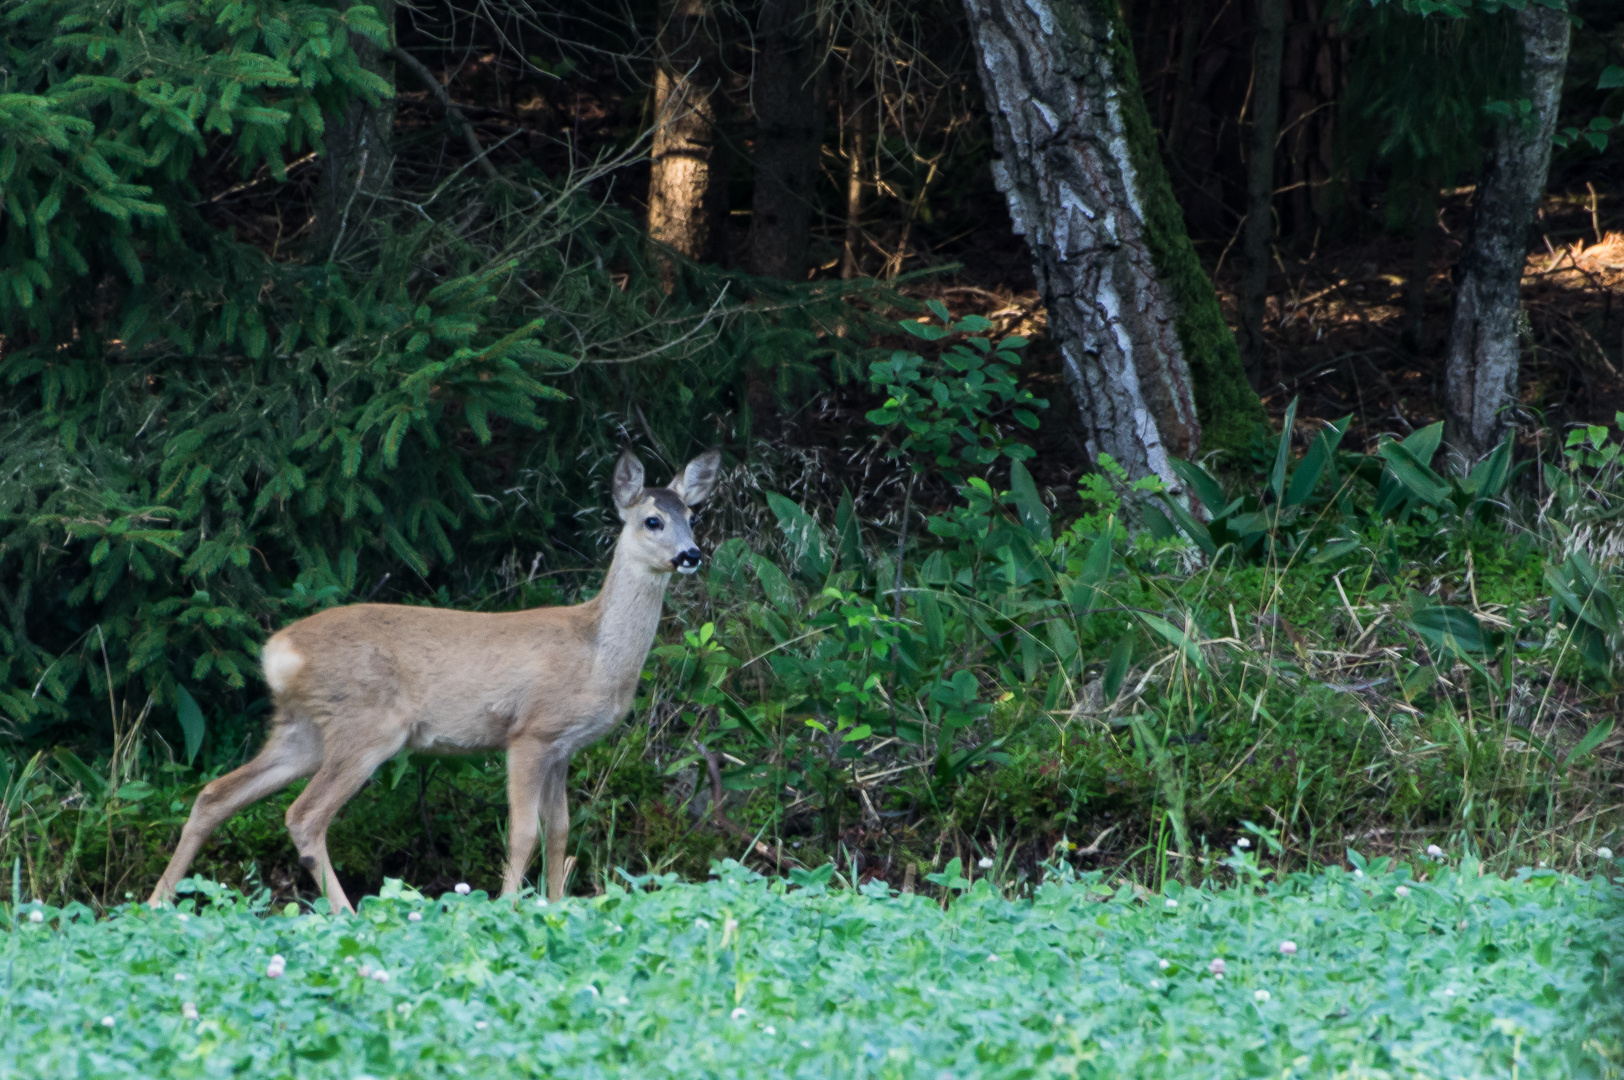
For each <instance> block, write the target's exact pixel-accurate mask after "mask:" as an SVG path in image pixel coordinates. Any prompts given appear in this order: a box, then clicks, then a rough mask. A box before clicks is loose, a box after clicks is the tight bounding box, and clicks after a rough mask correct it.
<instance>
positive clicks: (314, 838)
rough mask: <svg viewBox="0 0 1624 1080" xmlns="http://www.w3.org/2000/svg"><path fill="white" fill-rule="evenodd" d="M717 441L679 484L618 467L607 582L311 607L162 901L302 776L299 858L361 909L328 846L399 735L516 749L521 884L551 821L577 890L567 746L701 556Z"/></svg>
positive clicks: (409, 743)
mask: <svg viewBox="0 0 1624 1080" xmlns="http://www.w3.org/2000/svg"><path fill="white" fill-rule="evenodd" d="M719 461H720V455H718V454H717V453H716V452H715V451H712V452H711V453H708V454H705V455H703V456H701V457H699V458H696V459H695V460H694V461H692V462H690V463H689V464H688V466H687V467H686V468H685V469H684V470H683V472H682V474H681V475H680V476H679V477H678V479H676V480H674V481H673V482H672V484H671V486H670V487H668V488H645V487H644V486H643V467H642V465H641V464H639V463H638V461H637V459H636V458H635V457H632V456H631V455H630V454H629V453H627V454H624V455H622V457H621V459H620V462H619V463H618V464H617V465H616V467H615V485H614V486H615V502H616V505H617V508H618V509H619V511H620V514H621V517H622V518H623V519H624V520H625V526H624V527H623V528H622V530H621V534H620V540H619V542H618V543H617V545H616V548H615V557H614V561H613V562H612V563H611V564H610V567H609V572H608V574H607V576H606V577H605V579H604V583H603V589H602V591H600V592H599V593H598V595H597V596H595V597H593V598H592V599H591V600H589V601H587V602H586V603H584V604H577V605H575V606H573V607H554V608H536V609H532V610H529V611H516V612H507V613H502V614H482V613H475V612H464V611H448V610H443V609H436V608H422V607H407V606H402V605H396V604H355V605H352V606H350V607H342V608H333V609H330V610H328V611H323V612H321V613H319V614H316V615H312V616H310V617H309V618H306V619H301V620H300V621H298V622H296V623H293V624H292V625H291V626H288V627H286V628H285V629H283V630H281V631H278V632H277V633H276V634H274V635H273V636H272V637H271V639H270V640H269V641H268V642H266V644H265V649H264V653H263V657H262V662H263V665H264V669H265V680H266V682H267V683H269V684H270V687H271V693H272V697H273V700H274V701H275V704H276V715H275V718H274V719H273V721H272V726H271V732H270V735H269V737H268V738H267V739H266V743H265V747H264V749H263V750H261V751H260V753H259V754H258V756H256V757H255V758H254V759H253V760H252V761H250V762H249V763H248V764H246V765H244V766H243V767H242V768H240V769H237V770H236V771H235V772H232V773H229V774H228V775H226V776H223V777H221V778H220V779H218V780H215V781H213V782H212V783H210V784H208V785H207V786H205V787H204V789H203V790H202V792H200V793H199V795H198V797H197V801H196V803H195V804H194V805H193V807H192V813H191V817H190V819H189V820H188V821H187V823H186V827H185V828H184V829H183V830H182V832H181V838H180V843H179V844H178V845H177V846H176V849H175V854H174V857H173V858H172V859H170V862H169V866H168V868H167V869H165V871H164V874H163V877H162V878H160V879H159V881H158V885H157V888H155V889H154V890H153V894H152V898H151V901H150V902H151V903H154V904H156V903H160V902H162V901H163V900H166V899H169V898H170V897H172V896H173V895H174V890H175V886H176V884H177V883H178V882H179V881H180V879H181V878H182V877H183V876H185V873H186V868H187V867H188V866H189V865H190V864H191V861H192V859H193V858H194V857H195V856H196V855H197V852H198V849H199V848H201V847H202V845H203V842H204V841H205V840H206V839H207V838H208V836H209V834H210V833H212V832H213V831H214V829H215V828H217V827H218V826H219V825H220V823H221V822H223V821H225V820H226V819H227V818H229V817H230V816H231V815H232V814H235V813H236V812H237V811H238V810H240V809H242V808H243V807H245V806H248V805H249V804H251V803H253V802H257V801H258V800H260V799H262V798H265V797H266V796H267V795H270V794H273V793H274V792H277V791H280V790H281V789H282V788H284V787H286V786H287V785H288V784H290V783H292V782H293V781H295V780H297V779H300V778H302V777H306V776H308V777H310V778H311V779H310V783H309V784H308V785H307V786H306V787H305V790H304V791H303V792H302V793H301V794H300V795H299V797H298V798H297V799H295V800H294V802H293V805H292V806H290V807H289V808H288V812H287V824H288V831H289V833H290V834H291V835H292V837H293V843H294V846H295V847H296V848H297V849H298V852H299V861H300V863H301V864H302V865H304V867H305V868H306V869H308V870H309V871H310V872H311V874H312V875H313V876H314V877H315V878H316V880H317V882H318V883H319V884H320V885H321V887H322V889H323V891H324V892H325V893H326V896H327V899H328V902H329V904H330V906H331V907H332V909H333V910H334V911H338V910H340V909H345V910H348V909H349V901H348V899H347V898H346V897H345V895H344V890H343V888H342V887H341V886H340V885H339V882H338V877H337V875H336V874H335V873H334V872H333V868H332V864H331V862H330V861H329V859H328V857H327V828H328V825H329V824H330V823H331V822H332V820H333V817H334V815H336V814H337V813H338V811H339V809H340V808H341V807H342V806H343V805H344V804H345V803H346V802H348V801H349V799H350V797H351V796H353V795H354V794H355V793H356V792H357V791H358V790H360V788H361V785H362V784H364V783H365V782H366V781H367V778H368V777H370V776H371V775H372V773H373V772H374V771H375V770H376V769H377V768H378V766H380V765H382V764H383V763H384V762H386V761H388V760H389V759H390V758H392V757H394V756H395V755H396V754H397V753H399V752H400V751H401V750H402V749H410V750H415V751H419V752H423V753H430V754H434V753H443V754H460V753H471V752H478V751H482V750H483V751H488V750H506V751H507V756H508V804H509V812H510V814H511V818H512V820H511V822H510V826H509V831H508V863H507V870H506V873H505V874H504V876H503V879H502V891H503V892H504V893H510V892H514V891H516V890H517V889H518V888H519V887H520V886H521V884H522V882H523V879H524V873H525V869H526V867H527V866H528V864H529V862H530V858H531V856H532V854H534V852H535V847H536V841H537V838H538V834H539V828H538V823H540V822H544V823H545V825H546V832H547V838H546V844H547V847H546V857H547V895H548V896H549V897H550V898H551V899H555V900H556V899H558V898H559V897H560V896H562V895H563V891H564V878H565V856H564V849H565V842H566V840H567V838H568V833H569V807H568V805H567V802H566V789H565V785H566V780H567V778H568V774H569V763H570V758H571V756H572V755H573V754H574V753H575V751H576V750H578V749H579V748H580V747H582V746H584V745H586V744H587V743H590V742H593V741H595V740H597V739H599V738H601V737H602V736H603V735H605V734H607V733H608V731H609V730H610V729H611V728H612V727H614V725H615V724H616V723H618V722H619V721H620V718H621V717H622V716H624V715H625V713H626V711H627V709H628V708H630V706H631V702H632V697H633V695H634V693H635V692H636V689H637V680H638V676H639V674H640V672H641V671H642V668H643V661H644V660H645V659H646V658H647V656H648V651H649V647H650V646H651V645H652V644H653V641H654V634H655V631H656V629H657V628H658V626H659V622H660V613H661V607H662V605H663V601H664V597H665V589H666V584H667V583H668V582H669V581H670V578H671V574H672V573H673V572H674V571H681V572H692V570H694V569H697V567H698V565H699V561H700V554H699V551H698V549H697V548H695V547H694V544H693V536H692V533H691V531H690V529H689V524H688V519H689V516H690V513H689V509H688V508H689V507H691V506H693V505H696V504H698V503H699V502H700V501H701V500H703V499H704V498H705V496H706V495H708V494H709V493H710V490H711V487H712V486H713V485H714V483H715V479H716V471H717V467H718V464H719Z"/></svg>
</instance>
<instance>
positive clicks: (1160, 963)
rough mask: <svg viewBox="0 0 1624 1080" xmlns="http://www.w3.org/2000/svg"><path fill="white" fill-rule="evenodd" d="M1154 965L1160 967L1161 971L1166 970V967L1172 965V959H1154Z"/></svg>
mask: <svg viewBox="0 0 1624 1080" xmlns="http://www.w3.org/2000/svg"><path fill="white" fill-rule="evenodd" d="M1156 966H1157V967H1159V968H1161V969H1162V970H1163V971H1166V970H1167V969H1168V968H1170V967H1172V966H1173V961H1171V960H1158V961H1156Z"/></svg>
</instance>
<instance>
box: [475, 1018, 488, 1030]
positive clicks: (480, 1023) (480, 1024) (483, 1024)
mask: <svg viewBox="0 0 1624 1080" xmlns="http://www.w3.org/2000/svg"><path fill="white" fill-rule="evenodd" d="M490 1026H491V1025H490V1022H489V1021H486V1020H475V1021H474V1030H475V1031H484V1030H485V1029H486V1028H488V1027H490Z"/></svg>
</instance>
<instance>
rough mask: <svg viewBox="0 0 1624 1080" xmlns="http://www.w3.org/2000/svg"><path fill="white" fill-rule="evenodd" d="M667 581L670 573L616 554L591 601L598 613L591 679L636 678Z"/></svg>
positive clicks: (651, 639)
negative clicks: (663, 572) (659, 571)
mask: <svg viewBox="0 0 1624 1080" xmlns="http://www.w3.org/2000/svg"><path fill="white" fill-rule="evenodd" d="M670 580H671V575H670V574H662V573H656V572H655V571H653V570H650V569H649V568H648V567H647V566H644V565H639V563H638V562H637V561H636V560H633V559H626V558H622V557H621V556H620V555H619V553H616V555H615V559H614V561H613V562H611V563H610V564H609V573H608V574H607V575H605V577H604V579H603V589H602V591H600V592H599V593H598V595H597V596H596V597H594V598H593V599H592V601H591V603H592V604H593V605H595V606H596V608H597V616H598V627H597V634H596V639H597V646H596V656H595V657H594V660H593V665H592V674H593V678H594V679H595V680H604V681H607V682H610V683H619V682H622V681H624V680H628V679H630V680H635V679H636V678H637V675H638V673H639V672H641V671H642V670H643V661H644V660H646V659H647V658H648V651H649V648H650V646H652V645H653V644H654V633H655V631H656V630H658V629H659V626H660V613H661V610H662V608H663V606H664V602H665V587H666V585H667V584H668V583H669V582H670Z"/></svg>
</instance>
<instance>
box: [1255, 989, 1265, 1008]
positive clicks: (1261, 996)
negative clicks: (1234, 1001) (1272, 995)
mask: <svg viewBox="0 0 1624 1080" xmlns="http://www.w3.org/2000/svg"><path fill="white" fill-rule="evenodd" d="M1252 1000H1253V1001H1255V1002H1257V1003H1258V1004H1259V1005H1261V1004H1263V1003H1264V1002H1265V1001H1268V1000H1269V992H1268V991H1267V990H1254V991H1252Z"/></svg>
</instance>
